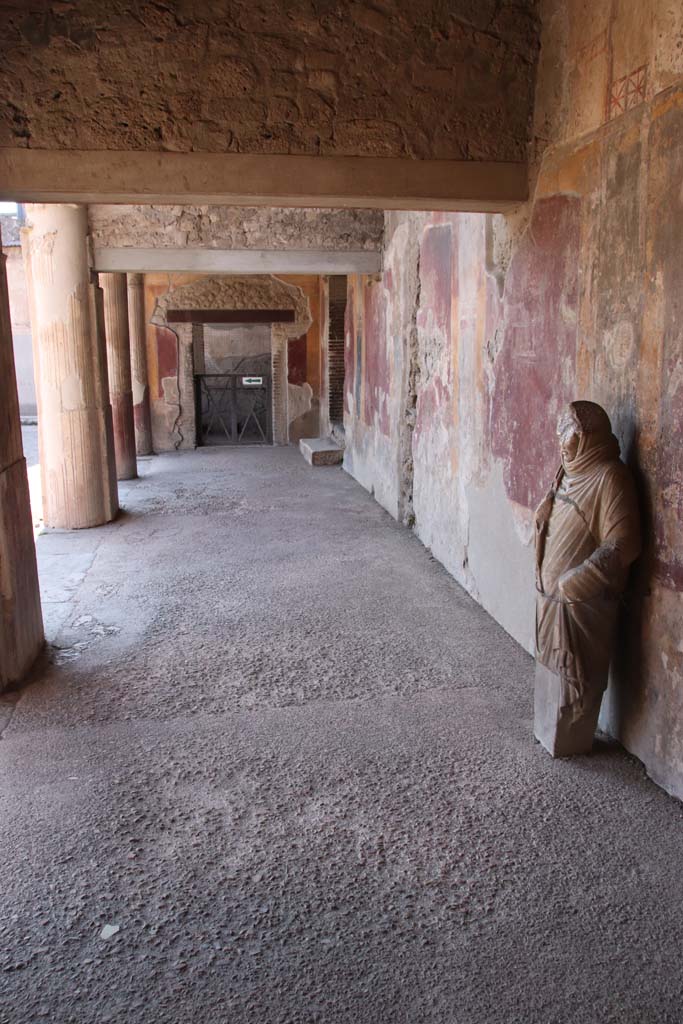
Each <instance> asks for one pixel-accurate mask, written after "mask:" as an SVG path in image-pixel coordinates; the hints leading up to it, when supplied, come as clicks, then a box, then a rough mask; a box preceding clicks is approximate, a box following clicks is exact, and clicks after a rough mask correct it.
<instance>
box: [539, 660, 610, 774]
mask: <svg viewBox="0 0 683 1024" xmlns="http://www.w3.org/2000/svg"><path fill="white" fill-rule="evenodd" d="M568 699H571V698H569V697H568V696H567V694H566V689H565V685H564V683H563V681H562V677H561V676H558V675H556V674H555V673H554V672H551V671H550V669H548V668H546V667H545V665H541V664H539V662H536V678H535V684H534V736H535V737H536V739H537V740H538V742H539V743H540V744H541V746H542V747H545V749H546V750H547V751H548V753H549V754H550V755H551V756H552V757H571V756H572V755H574V754H590V752H591V750H592V748H593V739H594V737H595V730H596V728H597V725H598V716H599V714H600V703H601V701H602V694H600V696H599V697H598V698H597V699H596V700H594V702H593V703H592V704H591V705H589V706H588V707H586V708H584V709H583V710H581V709H579V708H578V706H577V704H576V702H575V703H573V704H567V703H566V701H567V700H568Z"/></svg>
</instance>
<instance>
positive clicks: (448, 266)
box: [417, 224, 453, 335]
mask: <svg viewBox="0 0 683 1024" xmlns="http://www.w3.org/2000/svg"><path fill="white" fill-rule="evenodd" d="M452 287H453V284H452V234H451V225H450V224H439V225H437V226H435V227H428V228H427V229H426V230H425V232H424V235H423V236H422V241H421V243H420V309H419V311H418V314H417V317H418V324H419V326H420V327H421V328H425V329H428V328H429V327H430V325H431V326H433V328H434V329H435V330H438V331H443V332H444V333H445V334H447V335H449V334H450V324H451V292H452Z"/></svg>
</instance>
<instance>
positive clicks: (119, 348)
mask: <svg viewBox="0 0 683 1024" xmlns="http://www.w3.org/2000/svg"><path fill="white" fill-rule="evenodd" d="M100 285H101V287H102V292H103V294H104V329H105V335H106V338H107V365H108V367H109V398H110V400H111V411H112V417H113V421H114V451H115V453H116V476H117V477H118V479H119V480H133V479H134V478H135V477H136V476H137V475H138V467H137V462H136V460H135V424H134V420H133V383H132V378H131V371H130V338H129V335H128V288H127V285H126V275H125V274H100Z"/></svg>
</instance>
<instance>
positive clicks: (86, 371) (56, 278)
mask: <svg viewBox="0 0 683 1024" xmlns="http://www.w3.org/2000/svg"><path fill="white" fill-rule="evenodd" d="M26 213H27V227H26V228H25V229H24V232H23V239H22V241H23V245H24V253H25V263H26V271H27V282H28V291H29V301H30V306H31V329H32V334H33V349H34V366H35V376H36V386H37V397H38V424H39V430H40V463H41V474H42V490H43V517H44V520H45V524H46V525H47V526H53V527H62V528H67V529H77V528H80V527H89V526H98V525H100V524H102V523H106V522H109V521H110V520H111V519H113V517H114V516H115V515H116V512H117V510H118V492H117V485H116V481H117V479H118V480H130V479H133V478H134V477H135V476H136V475H137V462H136V455H148V454H150V453H151V451H152V438H151V424H150V408H149V391H148V386H147V361H146V354H145V316H144V305H143V279H142V275H141V274H132V275H129V277H128V278H127V277H126V275H125V274H100V275H99V279H98V275H97V274H95V273H93V272H92V271H91V269H90V260H89V252H88V223H87V210H86V208H85V207H84V206H73V205H36V206H28V207H26Z"/></svg>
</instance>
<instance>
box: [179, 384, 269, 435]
mask: <svg viewBox="0 0 683 1024" xmlns="http://www.w3.org/2000/svg"><path fill="white" fill-rule="evenodd" d="M195 385H196V394H197V420H198V422H199V426H200V429H199V431H198V434H199V437H200V439H201V444H207V445H209V444H213V445H217V444H272V438H273V432H272V416H271V409H272V399H271V377H270V374H266V373H258V374H246V373H201V374H197V376H196V377H195Z"/></svg>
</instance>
